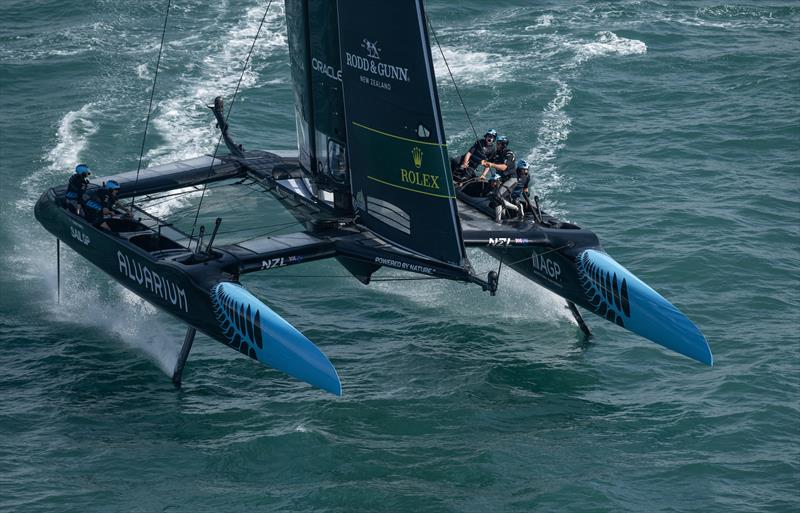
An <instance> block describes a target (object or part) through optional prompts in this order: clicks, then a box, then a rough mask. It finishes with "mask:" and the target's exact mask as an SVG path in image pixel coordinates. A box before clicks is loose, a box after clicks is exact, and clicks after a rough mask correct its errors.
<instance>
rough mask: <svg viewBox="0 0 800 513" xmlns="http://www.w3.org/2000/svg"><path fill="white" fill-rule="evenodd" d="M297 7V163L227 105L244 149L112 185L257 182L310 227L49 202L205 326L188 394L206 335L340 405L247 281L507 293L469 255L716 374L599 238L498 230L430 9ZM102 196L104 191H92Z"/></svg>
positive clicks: (143, 283)
mask: <svg viewBox="0 0 800 513" xmlns="http://www.w3.org/2000/svg"><path fill="white" fill-rule="evenodd" d="M285 9H286V25H287V33H288V43H289V55H290V63H291V76H292V83H293V91H294V110H295V118H296V130H297V145H298V151H297V153H295V154H293V155H286V154H284V153H279V152H269V151H246V150H244V149H243V148H242V147H241V146H240V145H238V144H236V143H235V141H234V140H233V138H232V136H231V134H230V133H229V130H228V128H229V127H228V124H227V122H226V118H225V115H224V110H223V102H222V99H221V98H217V99H215V101H214V105H213V106H212V107H211V109H212V112H213V114H214V116H215V117H216V119H217V122H218V126H219V128H220V130H221V135H222V137H223V139H224V141H225V146H226V147H227V149H228V151H229V153H228V154H225V155H217V154H216V153H215V154H214V155H211V156H199V157H196V158H193V159H190V160H184V161H180V162H175V163H171V164H166V165H158V166H153V167H150V168H147V169H145V170H142V171H141V172H138V171H137V172H126V173H120V174H116V175H113V176H107V177H104V180H112V179H113V180H115V181H117V182H118V183H119V184H120V193H119V197H120V198H135V197H143V196H144V197H152V196H153V195H156V194H159V193H166V192H168V191H174V190H180V189H184V188H186V187H191V186H200V185H206V184H211V183H229V182H231V181H237V180H244V179H246V180H250V181H251V182H252V183H253V184H255V185H257V186H259V187H261V188H262V189H263V190H264V191H267V192H269V193H270V194H271V195H272V196H273V197H274V198H275V199H277V201H279V202H280V203H281V204H282V205H283V206H284V207H285V208H286V209H287V210H288V211H289V212H290V213H291V214H292V215H293V216H294V218H295V219H296V220H297V221H298V222H299V223H301V224H302V225H303V227H304V229H303V230H302V231H298V232H296V233H291V234H287V235H273V236H262V237H256V238H251V239H248V240H246V241H242V242H238V243H231V244H220V245H214V240H215V236H216V234H217V230H218V229H219V226H220V220H219V219H218V220H217V222H216V224H215V227H214V230H213V233H212V234H211V236H210V239H209V241H208V243H204V234H203V231H202V230H201V232H200V236H199V237H194V235H193V234H187V233H185V232H184V231H182V230H180V229H178V228H177V227H175V226H173V225H172V224H170V223H169V222H167V221H165V220H163V219H160V218H158V217H156V216H155V215H153V214H151V213H148V212H147V209H146V202H140V203H139V204H138V205H135V206H134V207H133V210H134V216H133V217H126V216H115V217H114V218H111V219H107V220H106V222H107V223H108V225H109V227H110V230H106V229H102V228H99V227H96V226H94V225H92V224H91V223H89V222H87V220H86V219H84V218H83V217H82V216H80V215H78V214H76V213H75V212H74V211H72V210H71V209H69V208H67V207H68V205H67V203H66V202H65V191H66V188H65V187H54V188H51V189H49V190H47V191H45V192H44V194H43V195H42V196H41V198H40V199H39V201H38V203H37V204H36V208H35V213H36V218H37V219H38V220H39V222H40V223H41V224H42V225H43V226H44V227H45V228H46V229H47V230H48V231H50V232H51V233H53V234H54V235H55V236H56V237H57V238H58V239H59V240H60V241H63V242H64V243H66V244H67V245H68V246H70V247H71V248H72V249H73V250H74V251H76V252H77V253H78V254H80V255H81V256H83V257H84V258H86V259H87V260H89V261H90V262H92V263H93V264H95V265H96V266H97V267H99V268H100V269H102V270H103V271H105V272H106V273H107V274H108V275H109V276H111V277H112V278H114V279H115V280H117V281H118V282H119V283H120V284H122V285H123V286H125V287H127V288H128V289H130V290H131V291H133V292H134V293H136V294H137V295H139V296H140V297H142V298H144V299H145V300H147V301H149V302H150V303H152V304H153V305H155V306H156V307H158V308H160V309H162V310H164V311H166V312H168V313H170V314H172V315H173V316H175V317H177V318H178V319H180V320H181V321H183V322H185V323H186V324H188V326H189V328H188V330H187V333H186V338H185V341H184V344H183V347H182V349H181V354H180V356H179V358H178V362H177V364H176V367H175V370H174V373H173V381H174V382H175V383H176V384H180V380H181V374H182V370H183V367H184V365H185V363H186V359H187V357H188V354H189V351H190V349H191V345H192V341H193V339H194V335H195V332H196V330H199V331H201V332H203V333H205V334H206V335H208V336H210V337H211V338H214V339H216V340H218V341H220V342H222V343H224V344H226V345H228V346H230V347H232V348H233V349H236V350H238V351H240V352H242V353H244V354H246V355H248V356H250V357H251V358H254V359H256V360H258V361H261V362H263V363H265V364H267V365H269V366H272V367H274V368H276V369H279V370H281V371H284V372H286V373H288V374H290V375H292V376H294V377H296V378H297V379H300V380H303V381H305V382H307V383H310V384H311V385H313V386H316V387H319V388H321V389H324V390H327V391H329V392H331V393H334V394H337V395H339V394H341V391H342V387H341V382H340V380H339V376H338V375H337V372H336V370H335V369H334V367H333V365H332V364H331V362H330V360H329V359H328V358H327V357H326V356H325V354H323V352H322V351H321V350H320V349H319V348H318V347H317V346H316V345H314V344H313V343H312V342H311V341H310V340H308V339H307V338H306V337H305V336H304V335H303V334H302V333H300V331H298V330H297V329H296V328H294V327H293V326H292V325H291V324H289V323H288V322H287V321H286V320H284V319H283V318H282V317H281V316H279V315H278V314H277V313H275V312H274V311H273V310H271V309H270V308H269V307H268V306H267V305H266V304H264V303H263V302H262V301H261V300H260V299H258V298H257V297H255V296H254V295H253V294H251V293H250V292H249V291H248V290H247V289H245V288H244V287H243V286H242V285H241V284H240V278H241V276H243V275H245V274H247V273H252V272H268V271H269V269H273V268H277V267H285V266H293V265H298V264H301V263H306V262H310V261H314V260H320V259H329V258H335V259H336V260H338V261H339V263H341V265H342V266H343V267H344V268H345V269H346V270H347V271H348V272H349V273H351V274H352V275H353V276H354V277H355V278H357V279H358V280H359V281H361V282H362V283H364V284H368V283H369V282H370V279H371V277H372V275H373V274H374V273H375V272H376V271H378V269H380V268H381V267H388V268H393V269H399V270H403V271H408V272H411V273H420V274H423V275H426V276H429V277H437V278H444V279H448V280H455V281H462V282H467V283H472V284H475V285H477V286H480V287H482V289H483V290H485V291H488V292H489V293H491V294H492V295H494V294H495V292H496V291H497V286H498V274H497V272H495V271H492V272H490V273H489V274H488V275H487V276H485V277H484V276H478V275H477V274H476V273H475V271H474V270H473V268H472V266H471V264H470V261H469V258H468V256H467V250H466V248H468V247H476V248H480V249H483V250H484V251H486V252H488V253H489V254H491V255H493V256H494V257H496V258H498V259H500V260H501V262H505V263H506V265H507V266H509V267H511V268H513V269H514V270H515V271H517V272H518V273H520V274H521V275H523V276H525V277H526V278H528V279H530V280H531V281H533V282H535V283H537V284H539V285H541V286H543V287H545V288H547V289H549V290H551V291H552V292H554V293H556V294H558V295H559V296H561V297H563V298H564V299H565V300H566V301H567V305H568V307H569V308H570V310H571V311H572V313H573V315H574V316H575V318H576V320H577V321H578V323H579V325H580V326H581V328H582V329H583V330H584V332H585V333H587V334H588V333H589V331H588V327H586V324H585V323H584V321H583V319H582V317H581V315H580V313H579V310H578V309H577V307H576V305H578V306H580V307H582V308H584V309H586V310H588V311H590V312H592V313H595V314H597V315H598V316H600V317H602V318H604V319H606V320H608V321H610V322H612V323H615V324H617V325H618V326H620V327H622V328H625V329H627V330H630V331H632V332H634V333H637V334H639V335H641V336H643V337H645V338H647V339H650V340H652V341H654V342H656V343H658V344H661V345H663V346H665V347H667V348H670V349H672V350H674V351H676V352H678V353H681V354H683V355H686V356H688V357H690V358H693V359H695V360H698V361H700V362H703V363H706V364H708V365H711V364H712V356H711V352H710V349H709V346H708V344H707V342H706V339H705V337H704V336H703V334H702V333H701V332H700V330H699V329H698V328H697V326H695V325H694V324H693V323H692V322H691V321H690V320H689V319H688V318H687V317H686V316H685V315H684V314H683V313H681V312H680V311H679V310H678V309H677V308H676V307H675V306H673V305H672V304H671V303H670V302H668V301H667V300H666V299H664V298H663V297H662V296H661V295H659V294H658V293H657V292H655V291H654V290H653V289H652V288H650V287H649V286H647V285H646V284H645V283H643V282H642V281H641V280H639V279H638V278H636V277H635V276H634V275H633V274H632V273H631V272H629V271H628V270H627V269H625V268H624V267H622V266H621V265H620V264H618V263H617V262H616V261H615V260H613V259H612V258H611V257H610V256H609V255H608V254H607V253H605V252H604V251H603V248H602V246H601V244H600V242H599V239H598V238H597V236H596V235H595V234H594V233H593V232H591V231H589V230H587V229H584V228H581V227H579V226H576V225H574V224H571V223H568V222H564V221H561V220H559V219H556V218H555V217H553V216H550V215H548V214H547V213H545V212H541V211H539V210H536V211H534V212H528V213H527V214H526V215H525V216H524V217H522V218H514V219H503V220H501V222H499V223H498V222H496V221H495V217H494V211H493V209H491V208H490V207H489V198H487V197H485V196H483V195H482V194H481V192H480V190H479V188H477V187H475V186H473V185H472V184H471V183H470V182H469V181H467V182H464V183H458V184H457V183H455V182H454V181H453V175H452V172H451V168H450V158H449V155H448V151H447V144H446V139H445V134H444V127H443V123H442V116H441V112H440V107H439V98H438V91H437V87H436V80H435V76H434V69H433V62H432V57H431V45H430V41H429V36H428V25H427V18H426V16H425V12H424V8H423V0H396V1H393V2H381V3H375V2H372V1H368V0H338V1H330V0H286V3H285ZM389 26H392V27H395V30H392V31H387V30H386V27H389ZM397 27H402V28H403V30H397ZM99 186H100V181H99V180H97V179H95V180H94V182H93V185H92V187H99ZM132 203H133V202H132ZM143 205H144V206H143Z"/></svg>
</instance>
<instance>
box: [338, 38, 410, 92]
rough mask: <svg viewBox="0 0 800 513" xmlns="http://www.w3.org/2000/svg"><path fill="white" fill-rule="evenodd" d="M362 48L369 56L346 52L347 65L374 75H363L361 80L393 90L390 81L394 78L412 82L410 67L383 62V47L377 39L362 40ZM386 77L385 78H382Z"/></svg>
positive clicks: (398, 80) (345, 60)
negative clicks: (409, 74) (409, 73)
mask: <svg viewBox="0 0 800 513" xmlns="http://www.w3.org/2000/svg"><path fill="white" fill-rule="evenodd" d="M361 48H363V49H364V50H365V51H366V52H367V56H366V57H364V56H361V55H356V54H353V53H350V52H347V51H345V52H344V57H345V58H344V63H345V65H347V66H349V67H351V68H353V69H357V70H359V71H364V72H367V73H369V74H370V75H372V76H365V75H361V77H360V78H361V82H362V83H364V84H366V85H369V86H372V87H377V88H379V89H385V90H387V91H391V89H392V84H391V83H390V82H388V81H389V80H393V81H396V82H411V79H410V78H409V76H408V68H404V67H402V66H395V65H393V64H387V63H385V62H381V60H382V58H381V52H382V51H383V49H382V48H379V47H378V42H377V41H370V40H369V39H367V38H364V39H362V40H361ZM381 79H385V80H381Z"/></svg>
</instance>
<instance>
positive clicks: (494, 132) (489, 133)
mask: <svg viewBox="0 0 800 513" xmlns="http://www.w3.org/2000/svg"><path fill="white" fill-rule="evenodd" d="M487 135H491V136H492V137H495V138H496V137H497V130H495V129H494V128H490V129H489V130H487V131H486V133H485V134H483V136H484V137H486V136H487Z"/></svg>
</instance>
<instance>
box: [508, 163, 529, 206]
mask: <svg viewBox="0 0 800 513" xmlns="http://www.w3.org/2000/svg"><path fill="white" fill-rule="evenodd" d="M530 182H531V177H530V175H529V174H528V163H527V162H526V161H525V160H522V159H520V160H519V162H517V185H516V187H514V190H513V191H512V192H511V199H512V200H520V201H522V202H523V204H525V203H527V204H528V207H530V199H528V198H529V194H528V185H529V184H530Z"/></svg>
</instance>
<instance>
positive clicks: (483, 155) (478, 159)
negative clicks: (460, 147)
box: [458, 128, 497, 178]
mask: <svg viewBox="0 0 800 513" xmlns="http://www.w3.org/2000/svg"><path fill="white" fill-rule="evenodd" d="M495 139H497V130H495V129H493V128H490V129H489V130H487V131H486V133H485V134H484V135H483V138H482V139H478V140H477V141H475V144H473V145H472V147H470V149H469V151H467V153H465V154H464V156H463V157H462V158H461V164H460V165H459V167H458V171H459V173H460V174H461V176H462V177H464V178H469V177H470V176H473V175H472V173H474V172H475V170H476V169H477V168H478V167H479V166H480V165H481V163H482V162H484V161H490V160H492V159H493V158H494V156H495V153H496V152H497V147H496V146H495V144H494V142H495Z"/></svg>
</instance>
